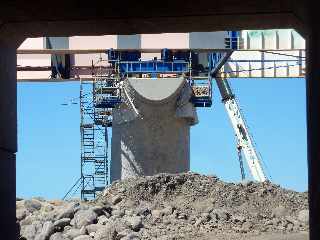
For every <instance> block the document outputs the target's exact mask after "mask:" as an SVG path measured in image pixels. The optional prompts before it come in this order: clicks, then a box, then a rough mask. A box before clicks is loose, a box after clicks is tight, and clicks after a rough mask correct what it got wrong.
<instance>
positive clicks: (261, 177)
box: [215, 77, 267, 182]
mask: <svg viewBox="0 0 320 240" xmlns="http://www.w3.org/2000/svg"><path fill="white" fill-rule="evenodd" d="M215 79H216V82H217V85H218V88H219V91H220V94H221V97H222V102H223V104H224V106H225V108H226V111H227V113H228V116H229V118H230V121H231V124H232V127H233V130H234V132H235V135H236V138H237V141H238V149H239V150H242V151H243V153H244V156H245V158H246V160H247V163H248V166H249V169H250V172H251V175H252V176H253V178H254V180H256V181H258V182H264V181H266V180H267V177H266V175H265V173H264V171H263V168H262V165H261V161H260V158H259V156H258V154H257V151H256V149H255V147H254V145H253V143H252V139H251V137H250V133H249V131H248V127H247V126H246V123H245V121H244V118H243V116H242V114H241V111H240V107H239V105H238V103H237V101H236V99H235V96H234V94H233V93H232V90H231V88H230V85H229V83H228V81H227V79H226V78H221V77H216V78H215Z"/></svg>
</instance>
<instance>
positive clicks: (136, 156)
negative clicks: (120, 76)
mask: <svg viewBox="0 0 320 240" xmlns="http://www.w3.org/2000/svg"><path fill="white" fill-rule="evenodd" d="M121 94H122V97H123V99H124V103H122V104H121V105H120V106H119V107H118V108H117V109H115V110H114V112H113V127H112V150H111V151H112V152H111V159H112V160H111V174H110V175H111V181H115V180H118V179H125V178H130V177H136V176H142V175H153V174H157V173H162V172H166V173H180V172H186V171H189V169H190V126H191V125H194V124H196V123H197V122H198V120H197V114H196V110H195V108H194V107H193V105H192V104H191V103H190V102H189V99H190V97H191V89H190V87H189V85H188V84H187V82H186V81H185V80H184V79H183V78H159V79H156V80H155V79H141V78H140V79H138V78H131V79H128V80H126V81H125V83H124V89H123V90H122V93H121Z"/></svg>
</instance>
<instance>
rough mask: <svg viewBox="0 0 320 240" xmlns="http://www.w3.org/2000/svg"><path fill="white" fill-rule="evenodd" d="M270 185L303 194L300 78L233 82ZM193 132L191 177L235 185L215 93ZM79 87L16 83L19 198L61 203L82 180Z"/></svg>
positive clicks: (226, 125) (230, 145)
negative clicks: (207, 176) (74, 100)
mask: <svg viewBox="0 0 320 240" xmlns="http://www.w3.org/2000/svg"><path fill="white" fill-rule="evenodd" d="M230 82H231V85H232V87H233V89H234V92H235V93H236V96H237V97H238V100H239V102H240V104H241V108H242V110H243V112H244V114H245V118H246V120H247V122H248V124H249V127H250V130H251V133H252V135H253V137H254V139H255V142H256V143H257V147H258V150H259V152H260V153H261V154H262V157H263V160H264V162H265V163H266V165H267V170H268V173H269V174H270V175H271V178H272V181H273V182H275V183H276V184H280V185H282V186H284V187H287V188H290V189H294V190H297V191H306V190H307V150H306V149H307V146H306V116H305V112H306V110H305V104H306V103H305V80H304V79H231V80H230ZM214 90H215V91H214V99H213V100H214V103H213V107H212V108H202V109H198V115H199V120H200V122H199V124H198V125H196V126H194V127H192V129H191V170H192V171H196V172H200V173H203V174H215V175H217V176H218V177H220V178H221V179H223V180H225V181H239V180H240V170H239V164H238V159H237V153H236V149H235V138H234V133H233V130H232V128H231V124H230V122H229V119H228V117H227V114H226V112H225V110H224V107H223V104H222V103H221V100H220V95H219V92H218V89H217V87H216V86H215V88H214ZM78 96H79V83H76V82H73V83H59V84H56V83H19V84H18V148H19V149H18V153H17V196H20V197H32V196H43V197H45V198H50V199H53V198H55V199H57V198H62V197H63V195H64V194H65V193H66V191H67V190H68V189H69V188H70V187H71V185H72V184H73V183H74V182H75V181H76V180H77V179H78V177H79V173H80V159H79V158H80V154H79V152H80V134H79V121H80V119H79V117H80V113H79V105H70V106H62V105H61V103H64V102H66V101H68V100H69V99H70V98H73V97H78Z"/></svg>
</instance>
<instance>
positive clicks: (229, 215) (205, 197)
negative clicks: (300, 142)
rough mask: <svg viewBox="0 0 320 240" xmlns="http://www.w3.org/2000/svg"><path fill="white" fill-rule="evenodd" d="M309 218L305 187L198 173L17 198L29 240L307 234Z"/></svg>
mask: <svg viewBox="0 0 320 240" xmlns="http://www.w3.org/2000/svg"><path fill="white" fill-rule="evenodd" d="M308 215H309V212H308V193H306V192H304V193H299V192H295V191H291V190H286V189H283V188H281V187H280V186H278V185H274V184H272V183H270V182H265V183H256V182H245V183H240V184H234V183H226V182H223V181H221V180H219V179H218V178H217V177H215V176H204V175H200V174H195V173H184V174H159V175H155V176H150V177H140V178H135V179H127V180H124V181H117V182H114V183H113V184H112V185H111V186H110V187H108V188H106V189H105V191H104V192H103V194H101V196H99V197H98V198H97V199H96V200H95V201H91V202H80V201H77V200H73V201H46V200H44V199H39V198H37V199H35V198H34V199H31V200H21V199H19V201H17V221H18V223H19V224H20V228H21V236H22V237H24V238H26V239H28V240H29V239H31V240H39V239H44V240H45V239H49V240H68V239H75V240H88V239H98V240H102V239H103V240H109V239H110V240H117V239H123V240H128V239H163V240H165V239H221V240H224V239H237V240H238V239H278V238H277V237H274V236H278V237H279V239H282V238H281V237H283V236H285V237H288V236H294V237H293V238H294V239H307V234H306V232H307V231H308ZM301 234H302V235H301ZM297 236H298V237H297ZM268 237H269V238H268ZM300 237H301V238H300ZM293 238H292V239H293ZM283 239H291V238H283Z"/></svg>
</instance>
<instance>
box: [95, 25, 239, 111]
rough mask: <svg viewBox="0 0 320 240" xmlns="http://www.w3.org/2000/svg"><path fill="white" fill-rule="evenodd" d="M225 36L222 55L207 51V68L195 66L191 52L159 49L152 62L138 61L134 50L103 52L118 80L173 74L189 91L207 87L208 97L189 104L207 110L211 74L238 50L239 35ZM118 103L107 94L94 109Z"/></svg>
mask: <svg viewBox="0 0 320 240" xmlns="http://www.w3.org/2000/svg"><path fill="white" fill-rule="evenodd" d="M228 34H229V37H228V38H226V39H225V47H226V52H210V53H208V68H207V69H205V71H204V69H203V66H200V65H199V64H198V62H199V59H198V56H197V53H195V52H194V51H192V50H175V51H173V50H170V49H167V48H165V49H162V50H161V59H157V58H154V59H152V60H141V52H140V51H137V50H134V51H117V50H114V49H109V50H107V51H106V53H107V55H108V62H109V63H111V66H112V68H113V69H114V71H115V72H116V74H118V76H119V79H120V80H121V79H123V78H125V77H130V76H132V75H133V74H139V75H140V74H150V75H151V76H152V77H153V78H157V75H158V74H176V75H178V76H179V75H181V76H182V75H183V76H185V77H186V78H187V79H188V82H189V84H190V86H191V87H192V88H194V87H204V86H205V87H207V89H208V91H209V92H208V95H206V96H196V95H194V96H193V97H192V98H191V102H192V103H193V104H194V106H195V107H211V105H212V78H213V77H214V74H215V73H216V72H217V71H218V70H219V69H220V68H221V67H222V66H223V64H224V63H225V60H226V59H228V58H229V56H230V55H231V52H232V50H236V49H238V48H239V32H237V31H229V32H228ZM203 72H205V73H207V77H203V78H200V80H199V78H197V79H195V78H194V76H200V73H203ZM119 103H121V94H120V91H118V95H115V94H113V95H108V96H105V97H104V98H102V99H101V100H100V102H99V103H98V104H97V105H96V107H101V108H102V107H104V108H114V107H115V106H116V105H117V104H119Z"/></svg>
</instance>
